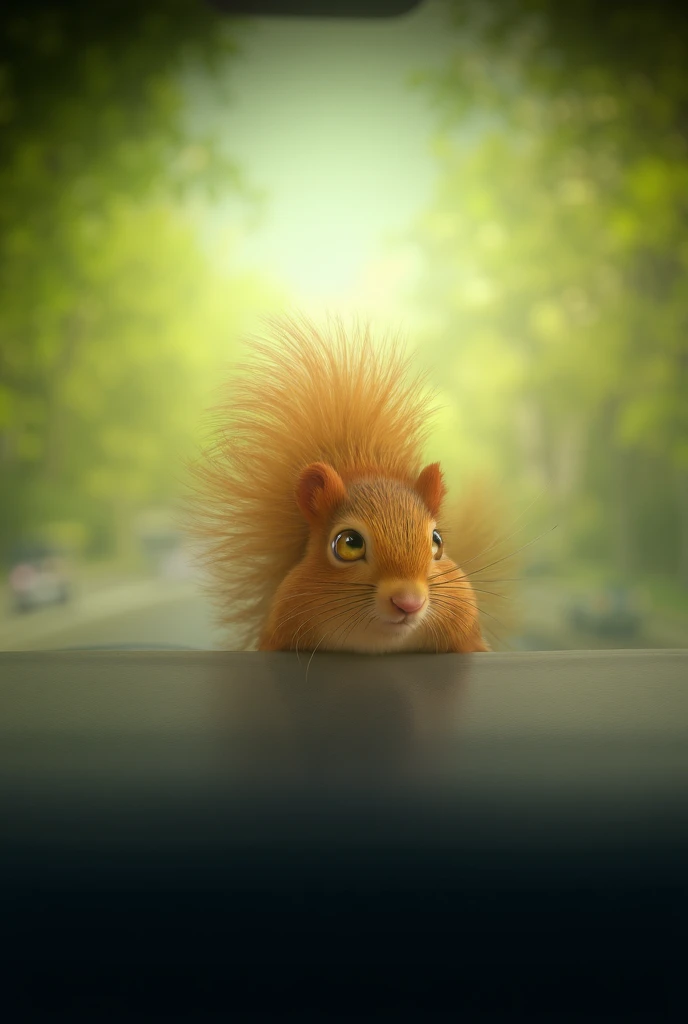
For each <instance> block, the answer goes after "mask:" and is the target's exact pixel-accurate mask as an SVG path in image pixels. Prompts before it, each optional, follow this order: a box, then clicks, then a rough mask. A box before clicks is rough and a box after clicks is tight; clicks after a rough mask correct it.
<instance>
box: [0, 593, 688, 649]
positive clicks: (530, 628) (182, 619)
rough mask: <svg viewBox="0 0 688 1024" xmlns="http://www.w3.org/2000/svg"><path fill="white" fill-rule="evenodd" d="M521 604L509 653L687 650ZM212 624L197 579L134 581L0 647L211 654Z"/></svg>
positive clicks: (12, 621) (661, 626)
mask: <svg viewBox="0 0 688 1024" xmlns="http://www.w3.org/2000/svg"><path fill="white" fill-rule="evenodd" d="M519 596H520V600H521V601H522V602H523V607H524V608H525V609H526V610H527V614H526V615H525V616H524V622H523V625H522V629H521V633H520V635H519V636H517V637H511V638H508V640H507V643H505V644H504V645H503V647H502V648H501V649H504V650H517V651H518V650H581V649H600V648H602V649H605V648H606V649H613V648H617V649H618V648H621V647H636V648H686V647H688V622H686V621H685V620H683V619H677V620H675V621H673V622H667V621H665V620H664V619H663V618H660V617H658V616H656V615H655V616H653V615H649V616H648V617H647V620H646V623H645V625H644V628H643V630H642V632H641V633H640V634H639V635H638V636H637V637H634V638H632V639H630V640H628V639H614V638H608V639H600V638H598V637H594V636H590V635H587V634H580V633H576V632H573V631H572V630H571V629H570V627H569V626H568V625H567V623H566V617H565V606H566V601H567V598H568V592H567V590H566V589H565V588H563V587H558V586H557V585H556V584H554V583H552V582H551V581H546V582H545V581H543V582H540V581H538V582H535V583H528V584H527V585H526V586H525V587H524V588H523V589H522V591H521V594H520V595H519ZM223 641H224V637H223V635H222V634H221V633H219V632H218V631H217V630H216V629H215V628H214V627H213V625H212V614H211V609H210V607H209V604H208V602H207V600H206V599H205V598H204V596H203V594H202V593H201V591H200V589H199V584H198V582H196V581H193V580H181V581H170V580H154V579H153V580H151V579H143V580H133V581H129V582H119V583H117V584H115V585H108V586H106V587H103V588H102V589H94V588H91V589H84V590H83V591H82V592H80V593H79V594H77V596H76V597H75V599H74V600H73V601H72V602H71V604H69V605H67V606H64V607H58V608H47V609H42V610H40V611H35V612H31V613H29V614H26V615H8V616H7V617H6V618H4V619H3V620H1V621H0V650H46V649H53V650H54V649H59V648H66V647H91V646H121V645H127V644H128V645H136V646H139V647H146V646H151V647H155V646H158V645H161V644H162V645H174V646H181V647H194V648H198V649H203V650H212V649H214V648H221V647H223V646H225V644H224V642H223Z"/></svg>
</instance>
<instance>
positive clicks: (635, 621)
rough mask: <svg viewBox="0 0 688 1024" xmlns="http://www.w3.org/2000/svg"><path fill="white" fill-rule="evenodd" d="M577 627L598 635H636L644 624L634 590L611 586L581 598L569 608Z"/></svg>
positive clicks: (569, 614) (574, 624) (574, 625)
mask: <svg viewBox="0 0 688 1024" xmlns="http://www.w3.org/2000/svg"><path fill="white" fill-rule="evenodd" d="M568 619H569V622H570V624H571V625H572V626H573V627H574V629H578V630H581V631H582V632H586V633H594V634H596V635H597V636H608V637H632V636H636V635H637V634H638V633H639V631H640V627H641V625H642V613H641V610H640V608H639V607H638V604H637V602H636V600H635V598H634V596H633V594H632V592H631V591H630V590H629V589H628V588H627V587H624V586H621V585H608V586H606V587H603V588H602V589H600V590H598V591H594V592H593V593H592V594H591V595H590V596H589V597H588V598H578V599H577V600H575V601H574V602H573V603H572V604H571V605H570V606H569V609H568Z"/></svg>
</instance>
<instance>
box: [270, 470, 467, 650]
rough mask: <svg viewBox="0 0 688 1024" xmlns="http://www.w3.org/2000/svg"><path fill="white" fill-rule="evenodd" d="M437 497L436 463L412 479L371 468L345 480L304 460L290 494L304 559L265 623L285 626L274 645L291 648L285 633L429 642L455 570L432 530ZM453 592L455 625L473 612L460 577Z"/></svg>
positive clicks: (398, 644) (336, 646)
mask: <svg viewBox="0 0 688 1024" xmlns="http://www.w3.org/2000/svg"><path fill="white" fill-rule="evenodd" d="M443 497H444V484H443V481H442V474H441V472H440V469H439V466H438V465H437V464H433V465H430V466H427V467H426V468H425V469H424V470H423V472H422V473H421V474H420V476H419V477H418V478H417V480H415V481H414V482H413V483H411V484H408V483H406V482H403V481H400V480H394V479H389V478H384V477H381V476H380V475H378V474H377V473H376V472H375V468H374V467H371V471H370V474H369V475H360V471H359V473H357V474H356V477H355V478H354V479H352V480H350V481H349V482H348V483H346V484H345V482H344V480H343V479H342V477H341V476H340V475H339V474H338V473H337V472H336V471H335V470H334V469H333V468H332V467H331V466H329V465H327V464H325V463H315V464H313V465H311V466H308V467H307V468H306V469H305V470H304V471H303V472H302V473H301V476H300V478H299V484H298V487H297V493H296V499H297V503H298V505H299V507H300V509H301V511H302V513H303V515H304V516H305V518H306V520H307V521H308V523H309V525H310V528H311V532H310V539H309V543H308V547H307V550H306V553H305V556H304V558H303V560H302V561H301V562H300V564H299V565H298V566H296V567H295V569H294V570H293V571H292V573H290V575H289V577H287V579H286V580H285V581H284V585H283V587H281V588H280V592H278V599H277V602H276V605H277V606H278V607H279V609H281V610H284V609H285V608H289V609H291V612H290V614H289V615H288V616H285V617H283V618H282V619H279V618H278V619H277V621H275V618H273V620H272V628H274V627H275V626H277V632H281V629H280V628H279V624H280V622H283V623H284V626H283V628H284V632H285V636H284V638H282V639H281V640H280V641H279V646H280V647H282V648H283V647H284V646H285V644H286V646H292V643H291V642H290V641H292V640H293V644H294V645H296V644H297V643H298V646H299V647H301V648H302V649H309V648H310V649H312V648H314V647H315V646H316V645H318V646H319V647H320V649H321V650H328V649H329V650H354V651H360V652H366V653H382V652H385V651H394V650H404V649H425V648H426V647H429V646H431V647H432V648H433V649H434V647H435V641H434V639H433V638H434V637H435V636H436V635H437V634H436V631H435V629H434V628H433V622H435V623H438V616H442V617H446V615H447V611H448V602H449V600H450V591H449V589H448V587H447V586H444V587H443V584H449V583H450V579H448V578H447V574H449V576H450V577H451V575H452V573H455V572H456V571H457V567H456V566H455V565H454V563H453V562H451V561H450V560H449V559H447V558H446V557H445V555H444V545H443V540H442V536H441V532H440V530H439V529H438V523H437V518H436V517H437V515H438V512H439V508H440V504H441V501H442V498H443ZM435 576H440V577H442V578H443V579H442V580H441V582H440V586H439V587H437V586H434V587H433V582H432V581H433V577H435ZM459 592H460V593H461V595H462V596H461V597H460V598H458V599H457V602H456V608H455V609H453V615H454V616H455V617H456V620H457V621H456V625H457V626H458V625H459V620H460V619H461V618H464V619H466V618H469V617H470V616H472V614H473V612H474V607H473V603H472V600H470V599H469V600H467V593H468V594H469V595H471V589H470V586H469V585H468V583H467V582H463V583H462V582H461V581H460V580H457V581H456V583H455V586H454V587H453V593H454V596H455V597H456V595H457V594H458V593H459ZM435 595H438V596H435ZM471 597H472V595H471ZM299 606H300V609H299ZM286 633H289V636H288V637H287V636H286ZM445 633H446V630H445ZM424 636H425V638H424V639H423V637H424ZM428 638H429V639H428Z"/></svg>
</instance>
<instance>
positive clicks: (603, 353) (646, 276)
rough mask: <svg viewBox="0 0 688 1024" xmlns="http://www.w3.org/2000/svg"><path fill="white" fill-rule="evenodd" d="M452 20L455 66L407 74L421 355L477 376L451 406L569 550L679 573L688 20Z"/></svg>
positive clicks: (674, 16) (510, 10) (567, 13)
mask: <svg viewBox="0 0 688 1024" xmlns="http://www.w3.org/2000/svg"><path fill="white" fill-rule="evenodd" d="M451 10H452V14H453V20H454V24H455V30H456V52H455V55H454V58H453V59H452V60H451V62H450V63H449V65H448V66H447V67H446V68H444V69H442V70H440V71H437V72H432V73H428V74H425V75H424V76H422V78H421V81H422V83H423V87H424V88H426V89H427V90H428V91H429V94H430V95H431V96H432V99H433V102H434V104H435V107H436V109H437V111H438V114H439V117H440V129H441V135H440V137H439V139H438V141H437V148H436V152H437V159H438V163H439V166H440V180H439V185H438V188H437V193H436V197H435V201H434V204H433V206H432V208H431V209H429V210H428V211H427V213H426V215H425V217H424V218H423V220H422V222H421V223H420V224H419V225H418V232H417V237H418V238H419V240H420V241H421V244H422V246H423V249H424V252H425V254H426V257H427V266H428V270H429V272H428V274H427V278H426V280H425V281H424V282H423V288H422V295H421V299H422V301H423V303H424V304H426V305H427V307H428V308H432V309H433V311H434V314H435V317H436V328H435V341H436V347H437V346H439V347H440V348H442V347H443V348H444V350H445V351H446V353H447V356H446V358H447V359H450V360H451V363H452V365H460V366H464V367H469V366H471V365H472V364H473V363H475V362H476V361H479V360H480V359H484V360H485V364H486V366H487V367H488V368H489V372H487V373H486V375H485V377H484V379H483V381H482V383H480V384H478V385H477V386H475V385H474V383H473V382H472V379H467V380H466V381H465V382H463V383H459V384H458V385H457V388H456V390H455V392H454V400H456V401H458V403H459V404H460V405H461V406H465V405H466V403H468V407H469V408H473V409H474V410H475V419H469V422H472V423H473V424H474V432H475V434H476V435H477V437H478V438H482V437H485V436H487V433H486V432H487V431H488V429H489V430H491V434H490V437H491V443H492V450H493V451H498V452H499V455H500V460H501V464H500V465H499V471H500V473H501V475H502V476H503V477H504V478H505V480H511V481H513V483H514V486H522V485H523V481H524V480H525V481H527V480H528V479H529V478H530V479H532V480H533V482H535V481H536V480H540V481H542V483H543V484H545V485H546V486H547V487H548V489H549V492H550V494H551V495H552V498H553V502H554V508H555V509H556V514H557V516H558V517H561V518H562V521H563V523H564V526H565V530H566V534H567V539H568V544H569V547H570V548H572V549H573V550H574V551H575V549H576V546H577V545H578V546H580V545H581V544H583V545H584V546H585V547H586V548H587V549H588V550H593V549H594V550H595V552H596V553H597V552H598V551H605V552H607V553H608V557H609V558H610V560H612V561H615V562H616V566H617V568H618V569H619V570H625V571H631V570H633V569H634V568H640V567H643V566H645V567H647V566H649V565H651V566H653V567H656V566H657V565H658V564H660V565H662V566H663V567H665V568H670V569H676V568H678V569H679V571H680V572H681V573H682V574H683V578H684V579H686V580H688V558H686V555H685V554H684V556H683V563H682V561H681V559H682V556H681V555H680V551H681V550H683V551H684V552H688V533H686V531H688V526H687V525H686V524H687V523H688V508H686V507H685V506H681V507H679V506H680V502H681V501H682V500H683V499H682V498H681V497H680V495H681V494H682V493H683V492H682V491H681V488H680V486H677V485H676V481H680V480H681V479H682V477H683V475H685V474H686V473H687V472H688V458H687V456H688V397H687V396H688V243H687V239H688V121H687V120H686V110H688V32H687V31H686V29H688V17H687V16H686V15H685V14H683V13H680V12H678V11H677V10H676V9H675V7H674V5H672V7H671V11H670V10H669V5H668V4H666V3H663V2H660V3H658V4H653V5H652V6H647V5H640V4H628V3H620V2H616V0H614V2H611V3H609V4H604V5H599V4H595V3H592V0H578V2H576V3H571V4H559V3H557V2H555V0H499V2H497V0H492V2H490V0H485V2H483V0H480V2H478V0H475V2H470V0H464V2H461V3H458V2H457V3H455V4H453V5H452V8H451ZM469 129H470V132H469ZM438 314H439V316H440V317H441V319H440V318H438ZM505 367H509V368H510V369H509V370H508V380H509V384H508V386H507V387H506V388H505V374H506V370H505ZM493 374H495V376H496V379H497V387H496V388H493V385H492V375H493ZM471 441H472V439H471ZM648 460H649V461H648ZM650 462H651V464H652V467H653V470H652V473H650V474H649V475H648V471H647V466H648V464H649V463H650ZM644 488H649V490H644ZM648 496H649V498H648ZM648 500H649V504H650V505H652V504H653V502H654V511H652V510H650V509H648V508H647V507H646V506H647V505H648ZM663 509H669V510H672V511H671V513H670V514H668V515H664V516H663V515H662V514H661V512H662V510H663ZM662 523H663V524H664V529H663V532H662V534H661V541H660V543H659V544H658V543H657V537H656V535H655V533H654V531H656V530H657V529H658V528H659V529H660V530H661V529H662V527H661V526H660V525H659V524H662Z"/></svg>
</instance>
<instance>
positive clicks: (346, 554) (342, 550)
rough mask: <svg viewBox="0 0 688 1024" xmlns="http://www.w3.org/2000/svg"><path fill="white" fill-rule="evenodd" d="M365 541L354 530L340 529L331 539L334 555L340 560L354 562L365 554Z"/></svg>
mask: <svg viewBox="0 0 688 1024" xmlns="http://www.w3.org/2000/svg"><path fill="white" fill-rule="evenodd" d="M365 550H366V548H365V541H364V540H363V537H361V535H360V533H357V532H356V530H342V532H341V533H338V534H337V536H336V537H335V539H334V540H333V541H332V551H333V553H334V557H335V558H338V559H339V561H340V562H356V561H357V560H358V559H359V558H363V556H364V555H365Z"/></svg>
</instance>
